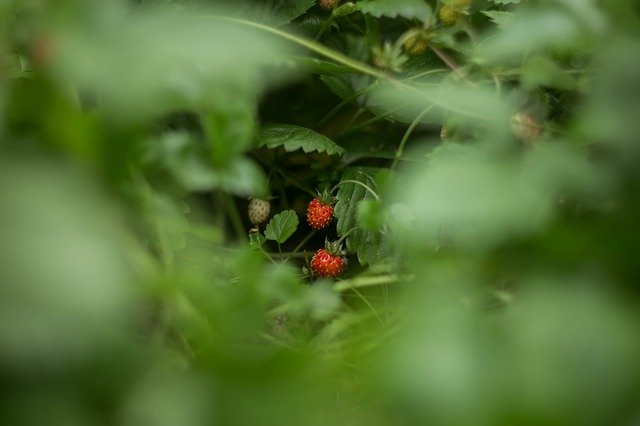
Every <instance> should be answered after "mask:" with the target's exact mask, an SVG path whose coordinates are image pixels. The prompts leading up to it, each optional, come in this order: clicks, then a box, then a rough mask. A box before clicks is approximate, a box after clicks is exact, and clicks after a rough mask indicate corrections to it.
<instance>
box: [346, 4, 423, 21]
mask: <svg viewBox="0 0 640 426" xmlns="http://www.w3.org/2000/svg"><path fill="white" fill-rule="evenodd" d="M358 6H359V7H360V10H361V11H362V13H368V14H369V15H372V16H375V17H376V18H380V17H382V16H387V17H389V18H395V17H396V16H402V17H405V18H407V19H414V18H415V19H420V20H422V21H426V20H427V19H428V18H430V17H431V16H432V15H433V14H432V12H431V8H430V7H429V5H427V3H425V2H424V1H422V0H365V1H361V2H359V3H358Z"/></svg>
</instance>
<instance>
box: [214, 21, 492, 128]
mask: <svg viewBox="0 0 640 426" xmlns="http://www.w3.org/2000/svg"><path fill="white" fill-rule="evenodd" d="M203 18H204V19H218V20H224V21H228V22H233V23H236V24H240V25H245V26H248V27H252V28H256V29H259V30H261V31H265V32H268V33H270V34H273V35H276V36H278V37H280V38H283V39H285V40H288V41H290V42H292V43H295V44H297V45H299V46H302V47H305V48H307V49H309V50H311V51H312V52H316V53H318V54H319V55H321V56H324V57H325V58H328V59H331V60H333V61H335V62H338V63H340V64H342V65H346V66H348V67H351V68H352V69H354V70H355V71H359V72H361V73H363V74H366V75H370V76H372V77H375V78H378V79H380V80H382V81H386V82H387V83H389V84H390V85H391V86H393V87H395V88H397V89H400V88H402V89H405V90H409V91H411V92H413V93H414V94H417V95H419V96H421V97H422V98H424V99H425V100H426V101H428V102H430V103H433V104H436V105H439V106H440V107H442V108H444V109H446V110H449V111H452V112H455V113H458V114H461V115H465V116H469V117H474V118H478V119H491V117H490V116H486V115H482V114H477V113H475V112H473V111H466V110H464V109H462V108H459V107H457V106H455V105H449V104H447V103H446V101H444V100H442V99H438V98H436V97H433V96H431V95H429V94H428V93H426V92H425V91H424V90H422V89H420V88H418V87H414V86H411V85H408V84H406V83H404V82H403V81H402V80H397V79H395V78H393V77H391V76H389V75H387V74H385V73H384V72H382V71H379V70H377V69H375V68H374V67H372V66H370V65H367V64H364V63H362V62H360V61H357V60H355V59H352V58H350V57H348V56H346V55H344V54H343V53H340V52H336V51H335V50H332V49H329V48H327V47H326V46H324V45H322V44H320V43H318V42H316V41H313V40H307V39H304V38H302V37H298V36H295V35H293V34H289V33H287V32H284V31H281V30H279V29H277V28H272V27H269V26H267V25H264V24H260V23H258V22H253V21H248V20H246V19H240V18H232V17H228V16H219V15H209V16H204V17H203ZM434 52H436V54H437V55H438V56H440V57H441V59H442V60H443V61H445V63H447V65H448V66H450V67H453V68H452V69H454V72H456V74H459V75H460V76H461V77H463V78H464V77H465V76H464V74H463V73H462V72H461V71H460V70H459V68H458V67H457V65H456V64H455V62H453V60H452V59H451V58H449V57H448V56H447V55H446V54H445V53H444V52H442V51H441V50H439V49H437V48H435V50H434ZM389 115H391V114H389ZM364 124H365V125H368V123H364Z"/></svg>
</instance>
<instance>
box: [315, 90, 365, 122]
mask: <svg viewBox="0 0 640 426" xmlns="http://www.w3.org/2000/svg"><path fill="white" fill-rule="evenodd" d="M376 83H377V82H374V83H372V84H370V85H368V86H366V87H363V88H362V89H360V90H357V91H355V92H354V93H353V94H352V95H351V96H348V97H346V98H344V99H343V100H342V101H341V102H340V103H339V104H338V105H336V106H335V107H333V109H332V110H331V111H329V112H328V113H327V114H326V115H325V116H324V117H322V119H321V120H320V121H319V122H318V125H317V126H316V128H320V127H322V126H323V125H324V124H325V123H326V122H327V121H329V120H330V119H331V118H332V117H333V116H335V115H336V114H337V113H338V111H340V110H341V109H342V108H344V107H345V106H346V105H347V104H349V103H350V102H352V101H353V100H355V99H357V98H358V97H359V96H361V95H363V94H365V93H366V92H368V91H369V90H371V89H372V88H373V87H374V86H375V85H376Z"/></svg>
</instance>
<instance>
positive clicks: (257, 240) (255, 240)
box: [249, 232, 267, 250]
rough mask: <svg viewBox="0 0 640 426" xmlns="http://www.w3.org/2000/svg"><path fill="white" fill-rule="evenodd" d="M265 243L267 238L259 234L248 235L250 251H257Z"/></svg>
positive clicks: (251, 233)
mask: <svg viewBox="0 0 640 426" xmlns="http://www.w3.org/2000/svg"><path fill="white" fill-rule="evenodd" d="M265 241H267V238H266V237H265V236H264V235H262V234H261V233H260V232H250V233H249V247H251V248H252V249H256V250H259V249H260V248H261V247H262V245H263V244H264V243H265Z"/></svg>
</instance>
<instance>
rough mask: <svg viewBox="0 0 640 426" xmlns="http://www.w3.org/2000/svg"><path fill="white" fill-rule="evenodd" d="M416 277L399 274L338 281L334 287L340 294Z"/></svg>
mask: <svg viewBox="0 0 640 426" xmlns="http://www.w3.org/2000/svg"><path fill="white" fill-rule="evenodd" d="M414 278H415V276H414V275H406V276H400V275H397V274H388V275H378V276H375V277H359V278H352V279H349V280H343V281H338V282H336V283H335V284H334V285H333V289H334V290H335V291H338V292H342V291H346V290H351V289H353V288H362V287H371V286H375V285H383V284H395V283H398V282H400V281H411V280H413V279H414Z"/></svg>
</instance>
